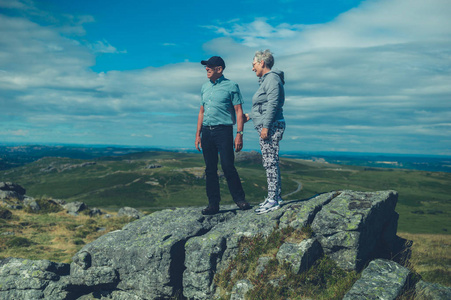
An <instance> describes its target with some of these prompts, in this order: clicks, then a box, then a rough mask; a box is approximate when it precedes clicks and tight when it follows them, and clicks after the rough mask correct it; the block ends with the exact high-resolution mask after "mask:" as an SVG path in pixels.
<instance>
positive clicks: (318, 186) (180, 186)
mask: <svg viewBox="0 0 451 300" xmlns="http://www.w3.org/2000/svg"><path fill="white" fill-rule="evenodd" d="M27 149H28V148H27ZM39 149H40V150H39V151H40V152H39V151H38V150H34V151H31V150H30V149H28V150H27V151H28V152H25V153H24V154H26V155H16V158H17V159H16V160H17V161H19V162H18V164H19V165H20V164H22V165H21V166H18V167H15V168H9V169H7V170H2V171H0V181H11V182H15V183H18V184H20V185H22V186H23V187H25V188H26V190H27V195H28V196H32V197H35V198H36V197H45V196H47V197H51V198H55V199H62V200H65V201H67V202H71V201H83V202H85V203H87V204H88V205H89V206H90V207H99V208H104V209H112V210H115V209H118V208H120V207H123V206H131V207H135V208H139V209H142V210H145V211H146V210H147V211H154V210H159V209H163V208H168V207H180V206H202V205H205V204H206V199H205V189H204V187H205V181H204V179H203V171H204V163H203V160H202V155H201V154H198V153H177V152H167V151H166V152H165V151H147V152H136V151H139V149H132V148H131V149H117V148H108V149H107V150H105V149H103V150H100V149H97V150H96V149H93V148H86V149H84V151H83V152H82V151H80V149H81V148H77V149H72V148H65V149H62V148H53V147H48V148H39ZM49 149H50V150H51V149H53V152H52V151H50V150H49ZM55 149H59V152H58V151H56V150H55ZM94 150H96V151H94ZM22 152H24V151H22ZM30 152H31V153H35V156H34V160H35V161H33V162H31V163H25V164H24V163H23V161H24V158H22V157H28V158H29V159H30V156H31V157H33V156H32V155H29V154H30ZM245 154H246V153H245ZM37 155H41V156H44V155H52V156H56V155H65V156H66V157H43V158H40V159H37V157H38V156H37ZM103 155H110V156H103ZM243 156H246V157H245V158H242V159H238V160H237V164H236V165H237V169H238V171H239V174H240V177H241V178H242V181H243V186H244V189H245V191H246V197H247V200H248V201H249V202H251V203H253V204H256V203H259V202H261V201H262V200H263V199H264V197H265V194H266V178H265V174H264V171H263V168H262V166H261V162H260V158H259V156H258V153H255V152H254V153H253V155H243ZM69 157H72V158H69ZM73 157H83V158H73ZM36 159H37V160H36ZM4 160H5V159H4ZM20 161H22V163H20ZM281 170H282V176H283V195H284V198H285V200H295V199H306V198H309V197H312V196H314V195H316V194H320V193H324V192H329V191H332V190H346V189H348V190H362V191H374V190H388V189H393V190H396V191H398V192H399V202H398V205H397V211H398V213H399V214H400V219H399V227H398V228H399V230H400V231H403V232H409V233H431V234H432V233H433V234H448V233H450V232H451V218H450V213H451V196H450V195H451V173H447V172H430V171H417V170H408V169H393V168H374V167H367V166H350V165H341V164H340V165H338V164H331V163H327V162H325V161H324V160H318V161H309V160H301V159H294V158H282V159H281ZM221 189H222V196H223V199H222V201H223V202H222V203H232V200H231V198H230V195H229V193H228V190H227V184H226V182H225V179H224V178H222V179H221Z"/></svg>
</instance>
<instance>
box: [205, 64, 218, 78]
mask: <svg viewBox="0 0 451 300" xmlns="http://www.w3.org/2000/svg"><path fill="white" fill-rule="evenodd" d="M205 70H206V71H207V77H208V79H210V80H211V81H216V79H218V78H219V77H221V76H222V67H217V66H206V67H205Z"/></svg>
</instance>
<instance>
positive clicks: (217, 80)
mask: <svg viewBox="0 0 451 300" xmlns="http://www.w3.org/2000/svg"><path fill="white" fill-rule="evenodd" d="M223 80H224V75H222V76H221V77H219V78H218V79H216V81H215V82H213V81H211V80H210V82H211V84H217V83H221V81H223Z"/></svg>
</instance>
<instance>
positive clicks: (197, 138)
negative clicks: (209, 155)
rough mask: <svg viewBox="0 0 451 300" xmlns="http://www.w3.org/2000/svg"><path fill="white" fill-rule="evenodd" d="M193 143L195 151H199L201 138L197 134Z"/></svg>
mask: <svg viewBox="0 0 451 300" xmlns="http://www.w3.org/2000/svg"><path fill="white" fill-rule="evenodd" d="M195 144H196V149H197V151H199V152H200V149H202V143H201V139H200V136H199V135H196V142H195Z"/></svg>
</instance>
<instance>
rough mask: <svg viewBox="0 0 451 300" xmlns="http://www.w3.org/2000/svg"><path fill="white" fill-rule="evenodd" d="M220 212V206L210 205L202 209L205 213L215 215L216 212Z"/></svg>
mask: <svg viewBox="0 0 451 300" xmlns="http://www.w3.org/2000/svg"><path fill="white" fill-rule="evenodd" d="M218 212H219V206H210V205H208V206H207V207H205V208H204V209H202V214H203V215H214V214H217V213H218Z"/></svg>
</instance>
